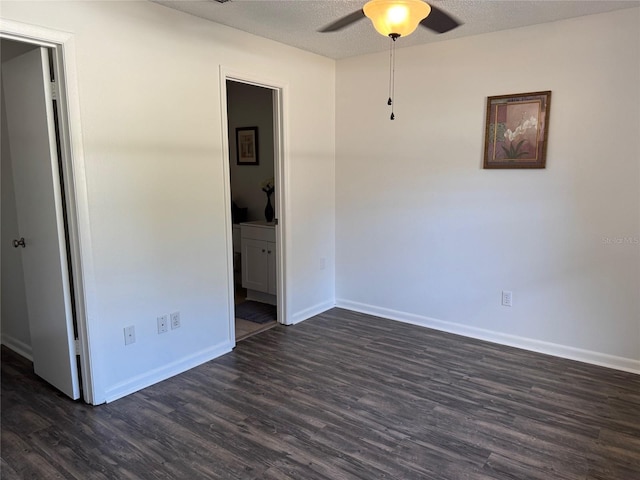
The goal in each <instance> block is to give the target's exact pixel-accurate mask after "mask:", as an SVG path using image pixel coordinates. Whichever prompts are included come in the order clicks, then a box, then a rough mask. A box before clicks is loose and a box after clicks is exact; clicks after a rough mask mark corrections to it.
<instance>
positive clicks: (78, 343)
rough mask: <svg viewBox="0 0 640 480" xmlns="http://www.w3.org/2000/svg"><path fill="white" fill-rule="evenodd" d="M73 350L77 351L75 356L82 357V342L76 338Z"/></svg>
mask: <svg viewBox="0 0 640 480" xmlns="http://www.w3.org/2000/svg"><path fill="white" fill-rule="evenodd" d="M73 348H74V350H75V352H74V353H75V355H76V356H77V357H79V356H80V340H79V339H77V338H76V339H74V340H73Z"/></svg>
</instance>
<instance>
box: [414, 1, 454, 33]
mask: <svg viewBox="0 0 640 480" xmlns="http://www.w3.org/2000/svg"><path fill="white" fill-rule="evenodd" d="M429 5H430V6H431V13H430V14H429V16H427V18H425V19H424V20H422V21H421V22H420V25H422V26H423V27H425V28H428V29H429V30H433V31H434V32H436V33H446V32H448V31H450V30H453V29H454V28H456V27H459V26H460V25H462V24H461V23H460V22H458V21H457V20H456V19H455V18H453V17H452V16H451V15H449V14H448V13H446V12H444V11H443V10H440V9H439V8H438V7H434V6H433V5H431V4H429Z"/></svg>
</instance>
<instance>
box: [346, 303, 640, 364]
mask: <svg viewBox="0 0 640 480" xmlns="http://www.w3.org/2000/svg"><path fill="white" fill-rule="evenodd" d="M336 306H337V307H340V308H344V309H346V310H352V311H354V312H360V313H366V314H369V315H376V316H378V317H383V318H387V319H389V320H396V321H399V322H403V323H410V324H412V325H418V326H421V327H427V328H432V329H434V330H440V331H443V332H448V333H454V334H456V335H462V336H465V337H470V338H476V339H478V340H485V341H488V342H493V343H498V344H501V345H507V346H510V347H516V348H522V349H524V350H530V351H532V352H538V353H545V354H547V355H553V356H556V357H561V358H567V359H569V360H576V361H579V362H584V363H590V364H593V365H599V366H602V367H608V368H613V369H616V370H622V371H625V372H631V373H637V374H640V360H634V359H632V358H624V357H617V356H614V355H608V354H606V353H600V352H593V351H590V350H583V349H580V348H575V347H570V346H567V345H559V344H556V343H549V342H543V341H541V340H535V339H531V338H526V337H519V336H516V335H508V334H505V333H500V332H495V331H492V330H484V329H482V328H477V327H470V326H467V325H461V324H458V323H452V322H445V321H443V320H438V319H435V318H429V317H424V316H421V315H415V314H413V313H407V312H401V311H398V310H391V309H388V308H383V307H377V306H374V305H368V304H365V303H359V302H352V301H350V300H345V299H337V300H336Z"/></svg>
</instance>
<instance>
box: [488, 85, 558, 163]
mask: <svg viewBox="0 0 640 480" xmlns="http://www.w3.org/2000/svg"><path fill="white" fill-rule="evenodd" d="M550 104H551V91H546V92H532V93H519V94H515V95H500V96H496V97H488V98H487V121H486V130H485V137H484V168H545V166H546V156H547V136H548V131H549V109H550Z"/></svg>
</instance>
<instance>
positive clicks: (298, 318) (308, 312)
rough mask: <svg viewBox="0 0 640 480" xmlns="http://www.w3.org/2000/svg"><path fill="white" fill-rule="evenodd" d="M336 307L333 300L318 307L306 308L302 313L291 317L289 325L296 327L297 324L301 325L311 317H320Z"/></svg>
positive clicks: (317, 305) (319, 304)
mask: <svg viewBox="0 0 640 480" xmlns="http://www.w3.org/2000/svg"><path fill="white" fill-rule="evenodd" d="M335 306H336V304H335V302H334V301H333V300H330V301H327V302H322V303H318V304H316V305H313V306H312V307H309V308H306V309H304V310H302V311H300V312H296V313H295V314H293V315H291V317H290V318H289V323H288V324H287V325H295V324H296V323H300V322H302V321H304V320H307V319H309V318H311V317H314V316H316V315H320V314H321V313H322V312H326V311H327V310H329V309H331V308H333V307H335Z"/></svg>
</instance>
